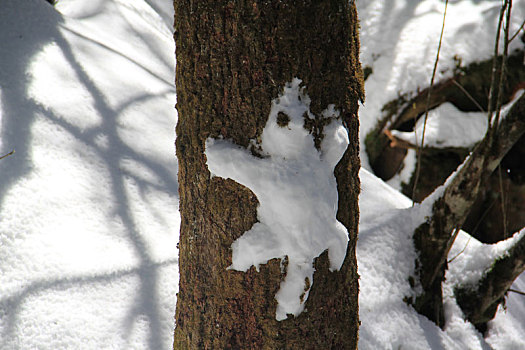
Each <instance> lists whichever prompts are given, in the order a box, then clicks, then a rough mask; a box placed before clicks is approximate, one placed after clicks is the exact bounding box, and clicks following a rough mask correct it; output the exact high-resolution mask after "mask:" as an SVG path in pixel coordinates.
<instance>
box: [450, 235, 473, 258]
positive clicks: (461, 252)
mask: <svg viewBox="0 0 525 350" xmlns="http://www.w3.org/2000/svg"><path fill="white" fill-rule="evenodd" d="M471 238H472V236H471V237H469V238H468V241H467V243H465V246H464V247H463V249H461V251H460V252H459V253H457V254H456V255H455V256H454V257H453V258H452V259H450V260H449V261H447V263H448V264H450V263H451V262H453V261H454V260H456V258H457V257H458V256H460V255H461V254H463V252H464V251H465V249H467V246H468V244H469V243H470V240H471Z"/></svg>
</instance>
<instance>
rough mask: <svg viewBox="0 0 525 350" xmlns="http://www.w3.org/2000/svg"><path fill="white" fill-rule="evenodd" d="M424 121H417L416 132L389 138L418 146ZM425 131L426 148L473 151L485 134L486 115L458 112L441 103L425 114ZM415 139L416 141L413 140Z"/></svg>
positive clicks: (403, 133) (397, 133) (450, 105)
mask: <svg viewBox="0 0 525 350" xmlns="http://www.w3.org/2000/svg"><path fill="white" fill-rule="evenodd" d="M424 119H425V118H419V120H418V121H417V123H416V127H415V132H413V131H412V132H407V131H398V130H393V131H392V135H394V136H396V137H398V138H400V139H401V140H405V141H408V142H410V143H411V144H413V145H421V142H422V138H423V126H424ZM426 124H427V125H426V127H425V147H436V148H445V147H464V148H472V147H473V146H474V145H475V144H476V143H477V142H479V141H481V139H482V138H483V136H485V133H486V132H487V125H488V120H487V114H486V113H483V112H461V111H460V110H458V109H457V108H456V107H454V105H453V104H451V103H443V104H442V105H441V106H439V107H438V108H435V109H433V110H431V111H429V113H428V118H427V123H426ZM416 135H417V138H416Z"/></svg>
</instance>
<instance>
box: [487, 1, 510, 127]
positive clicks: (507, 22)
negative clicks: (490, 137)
mask: <svg viewBox="0 0 525 350" xmlns="http://www.w3.org/2000/svg"><path fill="white" fill-rule="evenodd" d="M505 6H506V8H507V16H506V18H505V31H504V39H503V56H502V58H501V68H500V77H499V86H498V98H497V100H496V109H495V111H496V115H495V117H494V119H495V120H494V123H493V125H492V127H493V128H494V134H496V133H497V130H498V124H499V116H500V113H501V100H502V99H503V83H504V80H505V69H506V68H507V56H508V54H509V30H510V12H511V9H512V0H506V1H505Z"/></svg>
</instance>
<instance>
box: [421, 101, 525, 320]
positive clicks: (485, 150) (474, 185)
mask: <svg viewBox="0 0 525 350" xmlns="http://www.w3.org/2000/svg"><path fill="white" fill-rule="evenodd" d="M524 133H525V95H522V96H521V97H520V98H519V99H518V101H516V102H515V103H514V105H513V106H512V108H511V109H510V111H509V112H508V114H507V115H506V117H505V118H504V119H503V120H502V121H501V122H500V125H499V126H498V129H497V133H493V132H492V131H490V132H488V133H487V135H486V137H485V138H484V139H483V140H482V141H481V142H480V143H479V144H478V145H477V146H476V148H475V149H474V151H473V152H472V154H471V155H470V157H469V158H468V159H467V160H466V161H465V163H464V164H463V166H462V167H461V168H460V170H459V171H458V173H457V174H456V175H455V176H454V178H453V179H452V181H450V183H449V184H448V185H447V187H446V188H445V190H444V192H443V195H442V196H441V197H440V198H438V199H437V200H436V201H435V202H434V205H433V207H432V217H431V218H430V220H429V221H428V222H426V223H424V224H422V225H421V226H419V227H418V228H417V229H416V231H415V232H414V245H415V247H416V250H417V251H418V253H419V257H418V260H417V261H416V267H417V273H418V277H419V282H420V284H421V287H422V288H423V293H422V294H421V295H420V296H418V297H417V298H416V301H415V303H414V307H415V308H416V310H417V311H418V312H420V313H421V314H423V315H425V316H427V317H428V318H429V319H431V320H432V321H434V322H436V324H438V325H440V326H444V317H443V301H442V290H441V284H442V282H443V279H444V277H445V270H446V264H447V255H448V252H449V250H450V247H451V246H452V243H453V242H454V239H455V236H454V235H453V234H452V233H453V231H454V230H455V229H459V228H460V227H461V225H462V224H463V222H464V221H465V218H466V217H467V215H468V213H469V211H470V208H471V207H472V204H473V203H474V201H475V200H476V198H477V195H478V193H479V191H480V188H481V187H482V186H483V184H484V183H485V182H486V181H487V180H488V178H489V177H490V175H491V174H492V172H493V171H494V169H496V167H497V166H498V165H499V163H500V162H501V160H502V159H503V157H504V156H505V154H507V152H508V151H509V150H510V148H511V147H512V145H514V143H515V142H517V141H518V140H519V138H520V137H521V136H522V135H523V134H524Z"/></svg>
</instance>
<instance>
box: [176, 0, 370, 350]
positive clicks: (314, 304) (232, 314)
mask: <svg viewBox="0 0 525 350" xmlns="http://www.w3.org/2000/svg"><path fill="white" fill-rule="evenodd" d="M174 6H175V29H176V31H175V41H176V47H177V74H176V84H177V101H178V102H177V110H178V113H179V121H178V124H177V141H176V146H177V157H178V160H179V174H178V175H179V192H180V212H181V230H180V243H179V244H180V252H179V256H180V259H179V263H180V283H179V293H178V299H177V309H176V329H175V343H174V347H175V349H263V348H265V349H284V348H288V349H303V348H305V349H330V348H332V349H353V348H356V347H357V330H358V303H357V295H358V275H357V267H356V257H355V243H356V238H357V225H358V203H357V196H358V192H359V179H358V170H359V158H358V151H359V150H358V147H359V142H358V119H357V108H358V100H359V99H362V97H363V90H362V78H361V68H360V64H359V61H358V49H359V42H358V33H357V26H358V22H357V14H356V9H355V6H354V5H353V3H352V4H350V2H348V1H346V0H331V1H315V2H313V1H309V0H302V1H294V2H288V1H255V0H250V1H248V0H238V1H226V0H198V1H196V0H175V2H174ZM294 77H298V78H300V79H302V80H303V82H304V84H305V86H306V92H307V93H308V95H309V96H310V98H311V100H312V102H311V105H310V109H311V111H312V112H313V113H314V114H320V112H321V111H322V110H324V109H325V108H326V107H327V106H328V105H329V104H335V108H337V109H338V110H339V111H341V116H342V118H343V121H344V123H345V125H346V126H347V127H348V131H349V138H350V145H349V147H348V149H347V151H346V153H345V155H344V156H343V158H342V159H341V161H340V162H339V164H338V166H337V167H336V169H335V175H336V179H337V185H338V193H339V210H338V213H337V218H338V220H339V221H340V222H342V223H343V224H344V225H345V226H346V228H347V230H348V233H349V240H350V241H349V244H348V249H347V254H346V258H345V262H344V264H343V266H342V268H341V269H340V270H339V271H335V272H330V271H329V268H328V267H329V263H328V257H327V254H326V252H325V253H323V254H322V255H321V256H320V257H319V258H317V260H316V262H315V269H316V271H315V274H314V283H313V286H312V288H311V291H310V294H309V296H308V299H307V301H306V308H305V311H304V312H303V313H301V314H300V315H299V316H298V317H296V318H294V317H291V318H290V317H289V318H288V319H286V320H284V321H277V320H276V319H275V314H276V300H275V298H274V297H275V294H276V292H277V290H278V289H279V284H280V282H281V281H282V280H283V277H284V276H283V272H282V271H281V266H280V265H281V262H280V261H279V260H278V259H273V260H270V261H269V262H268V263H267V264H265V265H263V266H261V267H260V271H259V272H257V271H256V270H255V268H253V267H252V268H251V269H250V270H248V271H247V272H239V271H233V270H227V267H228V266H230V265H231V263H232V260H231V254H232V252H231V249H230V247H231V244H232V243H233V242H234V241H235V240H236V239H237V238H239V237H240V236H241V235H242V234H243V233H244V232H245V231H248V230H249V229H250V228H251V227H252V225H253V224H254V223H255V222H256V221H257V203H258V202H257V198H256V197H255V195H254V194H253V193H252V192H251V191H250V190H249V189H247V188H246V187H243V186H241V185H239V184H237V183H235V182H234V181H232V180H228V179H222V178H219V177H214V178H211V177H210V172H209V171H208V169H207V166H206V158H205V156H204V146H205V141H206V139H207V138H208V137H212V138H218V137H220V136H222V137H224V138H227V139H229V140H232V141H233V142H234V143H236V144H238V145H240V146H243V147H247V146H248V145H249V143H250V140H256V139H257V138H258V137H259V136H260V135H261V132H262V129H263V127H264V126H265V124H266V119H267V117H268V114H269V112H270V107H271V101H272V99H274V98H276V97H277V96H278V94H279V92H280V90H279V89H281V88H282V87H283V86H284V85H285V83H286V82H290V81H292V79H293V78H294Z"/></svg>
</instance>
